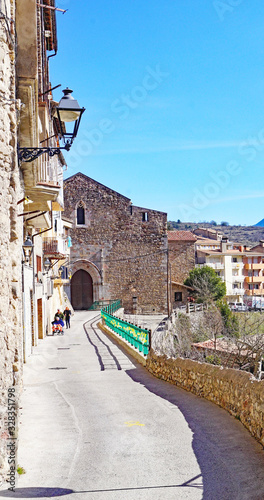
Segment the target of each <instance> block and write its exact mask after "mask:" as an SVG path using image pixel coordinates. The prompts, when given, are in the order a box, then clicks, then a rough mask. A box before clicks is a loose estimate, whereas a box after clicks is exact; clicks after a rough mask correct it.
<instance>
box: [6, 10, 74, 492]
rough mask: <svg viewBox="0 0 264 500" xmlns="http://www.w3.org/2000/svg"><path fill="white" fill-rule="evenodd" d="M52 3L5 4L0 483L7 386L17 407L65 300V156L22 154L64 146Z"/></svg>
mask: <svg viewBox="0 0 264 500" xmlns="http://www.w3.org/2000/svg"><path fill="white" fill-rule="evenodd" d="M54 3H55V2H54V0H43V2H41V3H40V4H38V3H37V2H36V1H35V0H23V1H15V0H5V1H2V2H0V66H1V71H0V102H1V106H0V141H1V147H0V196H1V204H0V241H1V245H0V277H1V288H0V380H1V391H0V429H1V430H0V432H1V439H0V483H1V482H2V480H3V479H4V478H5V477H6V474H7V471H8V470H9V467H8V449H7V443H8V415H7V409H8V405H7V394H8V389H10V388H11V389H12V393H15V406H16V411H17V410H18V407H19V396H20V392H21V389H22V372H23V362H26V361H27V359H28V356H30V354H31V353H32V350H33V347H34V346H35V345H37V343H38V341H39V339H42V338H43V337H44V336H45V335H46V334H47V333H48V331H49V328H50V320H51V319H53V315H54V312H55V310H56V308H58V307H63V305H64V304H63V300H64V299H65V296H64V295H63V293H62V290H63V285H64V283H63V279H61V276H60V273H59V268H60V266H61V265H63V264H64V263H65V262H66V261H67V254H68V253H69V250H68V249H67V248H65V251H64V253H60V254H59V259H58V258H57V257H58V255H56V256H54V255H53V256H51V260H50V261H49V262H50V265H49V266H46V267H45V266H44V263H45V261H47V259H46V256H45V253H43V250H44V243H43V237H44V235H45V236H46V237H52V238H54V237H56V238H57V240H58V244H59V240H60V239H61V238H62V240H63V238H64V236H63V234H57V235H56V234H54V224H55V218H56V217H55V215H54V213H55V214H58V213H59V214H61V211H62V210H63V169H64V168H65V166H66V164H65V160H64V158H63V155H62V154H61V153H60V154H59V155H56V156H54V157H50V156H49V155H48V154H43V155H41V156H39V157H36V158H35V159H34V160H33V161H27V159H25V157H22V156H21V155H22V151H23V149H22V148H41V147H58V146H59V133H58V129H57V124H56V119H55V118H54V116H53V110H54V107H55V106H56V103H54V101H53V99H52V93H51V91H50V89H51V83H50V78H49V55H55V54H56V52H57V31H56V12H55V10H54V7H55V5H54ZM58 218H60V219H62V217H61V215H59V216H58ZM66 226H69V223H68V222H67V224H66ZM66 226H65V227H66ZM25 240H27V242H29V241H30V255H29V254H28V255H26V254H24V252H23V243H24V242H25ZM27 250H29V248H28V247H27ZM55 257H56V258H55ZM56 280H57V283H56ZM56 290H57V291H56ZM59 290H60V292H61V293H59ZM60 298H62V300H61V302H60ZM65 300H66V299H65ZM17 420H18V419H17Z"/></svg>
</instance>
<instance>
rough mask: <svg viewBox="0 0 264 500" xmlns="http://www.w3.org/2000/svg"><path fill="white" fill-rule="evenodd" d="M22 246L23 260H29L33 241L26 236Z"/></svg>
mask: <svg viewBox="0 0 264 500" xmlns="http://www.w3.org/2000/svg"><path fill="white" fill-rule="evenodd" d="M22 248H23V253H24V257H25V260H26V262H29V259H30V257H31V254H32V252H33V243H32V241H31V239H30V236H27V237H26V239H25V241H24V244H23V245H22Z"/></svg>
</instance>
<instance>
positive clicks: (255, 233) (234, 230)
mask: <svg viewBox="0 0 264 500" xmlns="http://www.w3.org/2000/svg"><path fill="white" fill-rule="evenodd" d="M168 225H169V227H171V229H179V230H181V231H184V230H185V231H186V229H187V230H189V231H192V230H193V229H196V228H198V227H209V228H210V229H214V230H215V231H218V232H219V233H221V234H223V235H224V236H227V237H228V239H229V241H233V242H234V243H241V244H242V245H248V246H249V247H252V246H254V245H255V244H256V243H258V242H259V240H264V227H258V226H220V225H219V226H218V225H213V224H210V223H208V222H200V223H199V224H197V223H195V222H179V223H178V222H175V221H169V222H168Z"/></svg>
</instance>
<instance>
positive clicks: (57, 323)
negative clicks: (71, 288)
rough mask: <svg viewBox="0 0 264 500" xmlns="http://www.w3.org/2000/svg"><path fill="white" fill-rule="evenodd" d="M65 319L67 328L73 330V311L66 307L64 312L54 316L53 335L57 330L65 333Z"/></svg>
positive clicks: (58, 311)
mask: <svg viewBox="0 0 264 500" xmlns="http://www.w3.org/2000/svg"><path fill="white" fill-rule="evenodd" d="M64 319H65V323H66V328H71V310H70V309H69V307H65V310H64V311H63V312H61V311H60V309H58V310H57V312H56V314H55V316H54V321H52V332H53V333H54V332H55V330H59V331H60V332H63V327H64Z"/></svg>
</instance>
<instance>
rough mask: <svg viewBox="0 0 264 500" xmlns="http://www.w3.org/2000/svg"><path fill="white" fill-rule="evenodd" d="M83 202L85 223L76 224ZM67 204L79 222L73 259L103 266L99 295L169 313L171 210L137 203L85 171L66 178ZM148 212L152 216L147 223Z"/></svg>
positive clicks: (128, 308) (67, 211)
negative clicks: (168, 243) (147, 207)
mask: <svg viewBox="0 0 264 500" xmlns="http://www.w3.org/2000/svg"><path fill="white" fill-rule="evenodd" d="M80 201H82V203H83V205H84V207H85V226H84V227H78V226H76V208H77V205H78V203H79V202H80ZM64 204H65V215H66V217H70V218H71V219H72V220H73V221H74V227H73V229H72V230H71V236H72V248H71V262H74V261H76V260H78V259H84V260H89V261H91V262H93V263H94V265H96V266H97V267H98V269H99V270H100V272H101V275H102V280H103V287H102V288H101V292H100V293H101V296H100V297H99V299H101V300H102V299H117V298H120V299H122V301H123V306H124V307H125V310H126V312H135V307H136V310H137V312H145V313H148V312H149V313H151V312H164V311H165V310H166V307H167V234H166V222H167V216H166V214H165V213H163V212H157V211H155V210H149V209H144V208H140V207H134V206H132V205H131V202H130V200H129V199H128V198H126V197H125V196H122V195H120V194H119V193H116V192H115V191H113V190H111V189H109V188H107V187H106V186H103V185H102V184H100V183H98V182H96V181H94V180H93V179H90V178H89V177H87V176H85V175H83V174H76V175H75V176H73V177H71V178H69V179H67V180H66V181H65V183H64ZM143 213H147V214H148V215H147V218H148V220H146V221H143ZM133 297H134V306H133ZM135 297H136V303H135ZM133 307H134V309H133Z"/></svg>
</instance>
